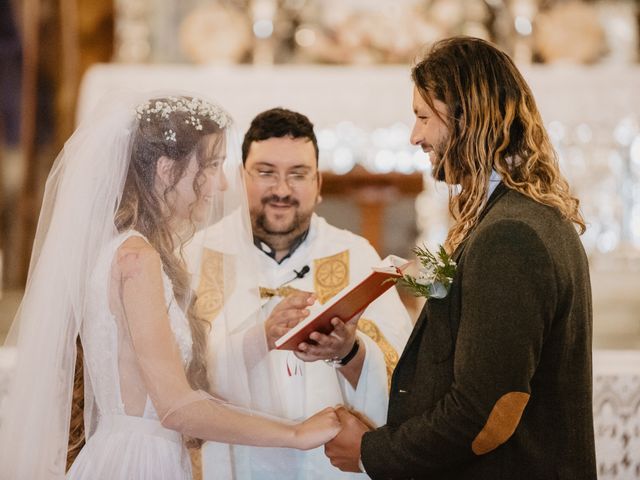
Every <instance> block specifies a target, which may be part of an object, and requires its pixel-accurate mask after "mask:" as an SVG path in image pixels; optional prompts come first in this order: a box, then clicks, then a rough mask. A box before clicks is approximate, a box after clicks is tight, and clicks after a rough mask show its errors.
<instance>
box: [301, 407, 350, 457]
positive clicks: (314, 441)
mask: <svg viewBox="0 0 640 480" xmlns="http://www.w3.org/2000/svg"><path fill="white" fill-rule="evenodd" d="M339 431H340V421H339V420H338V415H337V414H336V411H335V410H334V409H333V408H331V407H327V408H325V409H324V410H321V411H320V412H318V413H316V414H315V415H314V416H312V417H309V418H308V419H306V420H305V421H304V422H302V423H299V424H297V425H296V426H295V427H294V445H293V446H294V448H297V449H299V450H311V449H312V448H317V447H320V446H322V445H324V444H325V443H327V442H328V441H329V440H331V439H332V438H333V437H335V436H336V434H337V433H338V432H339Z"/></svg>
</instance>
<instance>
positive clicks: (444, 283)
mask: <svg viewBox="0 0 640 480" xmlns="http://www.w3.org/2000/svg"><path fill="white" fill-rule="evenodd" d="M413 253H415V254H416V257H417V258H418V261H419V262H420V269H419V270H418V273H417V275H415V276H413V275H403V276H402V278H401V279H400V280H399V283H400V284H401V285H404V286H406V287H407V288H408V289H409V290H410V291H411V293H413V294H414V295H415V296H416V297H426V298H445V297H446V296H447V295H448V293H449V289H450V287H451V282H452V281H453V276H454V275H455V273H456V262H454V261H453V260H452V259H451V257H450V256H449V254H448V253H447V251H446V250H445V249H444V247H443V246H442V245H440V247H439V248H438V252H437V253H436V254H433V253H432V252H431V251H429V249H428V248H427V247H425V246H422V247H415V248H414V249H413Z"/></svg>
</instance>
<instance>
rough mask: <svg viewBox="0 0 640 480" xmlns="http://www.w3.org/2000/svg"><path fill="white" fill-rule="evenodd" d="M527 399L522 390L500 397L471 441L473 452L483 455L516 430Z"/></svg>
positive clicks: (527, 396) (504, 440) (526, 394)
mask: <svg viewBox="0 0 640 480" xmlns="http://www.w3.org/2000/svg"><path fill="white" fill-rule="evenodd" d="M528 401H529V394H528V393H524V392H509V393H505V394H504V395H503V396H502V397H500V399H499V400H498V401H497V402H496V404H495V405H494V406H493V409H492V410H491V413H490V414H489V418H488V419H487V423H485V425H484V428H483V429H482V430H481V431H480V433H478V435H477V436H476V438H475V439H474V440H473V443H471V450H472V451H473V453H475V454H476V455H484V454H485V453H489V452H490V451H492V450H494V449H496V448H498V447H499V446H500V445H502V444H503V443H504V442H506V441H507V440H508V439H509V437H511V435H513V432H515V431H516V427H517V426H518V423H519V422H520V417H522V412H523V411H524V407H526V406H527V402H528Z"/></svg>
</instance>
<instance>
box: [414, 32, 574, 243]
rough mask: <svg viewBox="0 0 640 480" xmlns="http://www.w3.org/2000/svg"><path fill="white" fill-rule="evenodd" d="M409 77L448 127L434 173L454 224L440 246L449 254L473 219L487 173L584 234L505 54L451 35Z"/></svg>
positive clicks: (524, 88) (531, 104) (525, 90)
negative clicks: (445, 189) (443, 185)
mask: <svg viewBox="0 0 640 480" xmlns="http://www.w3.org/2000/svg"><path fill="white" fill-rule="evenodd" d="M411 76H412V79H413V82H414V84H415V86H416V89H417V90H418V92H419V94H420V96H421V97H422V98H423V99H424V101H425V102H426V103H427V104H428V105H429V106H430V108H431V109H432V110H433V111H434V112H435V114H436V115H438V116H439V117H440V119H441V120H442V121H443V122H444V123H445V124H446V125H447V126H448V128H449V136H448V139H447V140H446V141H445V143H444V145H442V146H441V149H442V151H441V152H439V154H440V155H439V156H440V161H439V164H438V165H436V167H435V169H436V171H435V172H434V176H435V177H436V178H439V179H444V180H445V181H446V182H447V184H448V185H449V210H450V212H451V215H452V216H453V220H454V223H453V225H452V227H451V229H450V230H449V234H448V236H447V240H446V242H445V246H446V248H447V250H448V251H450V252H453V251H454V250H455V249H456V248H457V247H458V245H460V243H462V242H463V241H464V239H465V238H466V237H467V236H468V234H469V233H470V232H471V230H472V229H473V228H474V226H475V225H476V223H477V222H478V218H479V216H480V212H481V211H482V208H483V207H484V205H485V203H486V199H487V192H488V186H489V177H490V176H491V172H492V170H496V171H497V172H498V173H499V174H500V175H501V176H502V181H503V183H504V184H505V185H506V186H507V187H509V188H511V189H513V190H516V191H518V192H520V193H522V194H524V195H526V196H527V197H530V198H532V199H533V200H535V201H537V202H539V203H542V204H545V205H549V206H551V207H554V208H556V209H557V210H558V211H559V212H560V213H561V214H562V216H564V217H565V218H567V219H568V220H570V221H571V222H573V223H574V224H575V225H576V227H577V229H578V230H579V232H580V233H583V232H584V231H585V228H586V227H585V222H584V219H583V217H582V215H581V214H580V211H579V200H578V199H577V198H576V197H574V196H572V194H571V193H570V190H569V185H568V183H567V181H566V180H565V178H564V177H563V176H562V174H561V173H560V169H559V165H558V159H557V156H556V153H555V151H554V149H553V147H552V145H551V142H550V140H549V137H548V135H547V132H546V130H545V128H544V125H543V123H542V118H541V116H540V114H539V112H538V108H537V106H536V102H535V100H534V97H533V94H532V93H531V90H530V89H529V86H528V85H527V83H526V82H525V80H524V78H523V77H522V75H521V74H520V72H519V71H518V69H517V68H516V66H515V65H514V63H513V61H512V60H511V59H510V58H509V56H508V55H507V54H505V53H504V52H502V51H500V50H498V49H497V48H496V47H494V46H493V45H491V44H490V43H488V42H486V41H484V40H480V39H477V38H471V37H453V38H449V39H445V40H441V41H439V42H436V43H435V44H434V45H433V46H432V48H431V49H430V51H429V52H428V53H427V54H426V56H425V57H424V58H423V59H422V60H420V61H419V62H418V63H417V64H416V65H415V66H414V67H413V69H412V72H411ZM434 99H436V100H439V101H441V102H443V103H445V104H446V106H447V108H448V116H446V117H444V116H443V115H441V114H439V113H438V110H437V109H436V108H435V106H434ZM442 170H444V171H442ZM454 185H459V186H460V188H457V187H454Z"/></svg>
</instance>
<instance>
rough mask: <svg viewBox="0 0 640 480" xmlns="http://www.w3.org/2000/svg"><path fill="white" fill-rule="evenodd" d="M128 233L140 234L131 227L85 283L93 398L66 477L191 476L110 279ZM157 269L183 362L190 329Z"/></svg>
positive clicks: (172, 479) (152, 479)
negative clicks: (142, 370)
mask: <svg viewBox="0 0 640 480" xmlns="http://www.w3.org/2000/svg"><path fill="white" fill-rule="evenodd" d="M133 235H137V236H140V237H142V238H144V237H143V236H142V235H141V234H139V233H137V232H133V231H130V232H127V233H124V234H122V235H119V236H118V237H116V238H115V239H114V241H113V242H112V243H111V244H110V245H109V246H108V247H107V248H105V251H104V252H102V254H101V255H100V257H99V260H98V262H97V264H96V267H95V269H94V272H93V274H92V276H91V282H90V285H89V286H88V289H89V291H88V295H87V298H88V299H89V300H88V305H87V308H86V315H85V319H84V323H83V325H82V328H81V339H82V343H83V348H84V356H85V375H84V378H85V389H90V392H91V394H92V395H93V402H91V401H89V402H88V404H87V403H86V404H85V410H86V409H87V408H89V409H90V412H89V413H90V415H89V417H88V418H90V419H91V420H90V423H91V424H90V425H87V427H86V430H87V431H88V433H89V435H88V440H87V443H86V444H85V446H84V447H83V449H82V451H81V452H80V454H79V455H78V457H77V458H76V460H75V462H74V463H73V465H72V466H71V468H70V470H69V472H68V474H67V478H68V479H96V480H118V479H122V480H124V479H136V480H140V479H148V480H164V479H166V480H179V479H191V463H190V459H189V454H188V451H187V449H186V448H185V446H184V442H183V439H182V435H181V434H180V433H178V432H176V431H173V430H169V429H166V428H164V427H163V426H162V425H161V424H160V420H159V418H158V415H157V413H156V410H155V409H154V407H153V405H152V403H151V401H150V399H149V396H148V395H147V393H146V391H145V387H144V384H143V383H142V382H141V381H139V380H141V379H140V377H139V366H138V365H137V360H136V355H135V351H134V350H133V345H132V343H131V339H130V336H129V334H128V328H127V325H126V322H125V320H124V319H123V318H122V317H123V315H122V314H120V315H119V314H118V313H117V312H118V311H119V309H120V308H121V304H120V306H118V305H117V304H118V303H119V302H118V300H117V295H114V288H113V286H112V285H111V283H110V280H111V278H112V265H113V260H114V256H115V254H116V252H117V250H118V248H119V247H120V245H122V243H123V242H124V241H125V240H126V239H127V238H129V237H131V236H133ZM162 276H163V284H164V293H165V301H166V305H167V311H168V315H169V319H170V322H171V330H172V332H173V334H174V336H175V340H176V342H177V344H178V346H179V348H180V353H181V356H182V360H183V362H184V365H185V366H186V365H187V363H188V362H189V360H190V358H191V348H192V340H191V331H190V329H189V324H188V322H187V319H186V317H185V315H184V313H183V312H182V310H181V309H180V307H179V306H178V304H177V302H176V300H175V298H174V295H173V289H172V285H171V281H170V280H169V277H168V276H167V275H166V274H165V273H164V271H163V272H162ZM115 290H117V288H116V289H115ZM114 298H116V299H115V300H114ZM114 302H115V303H116V306H115V308H114ZM114 310H115V312H114ZM91 394H90V395H89V396H88V397H89V399H91ZM85 398H87V395H86V394H85ZM85 418H87V417H86V416H85Z"/></svg>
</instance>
